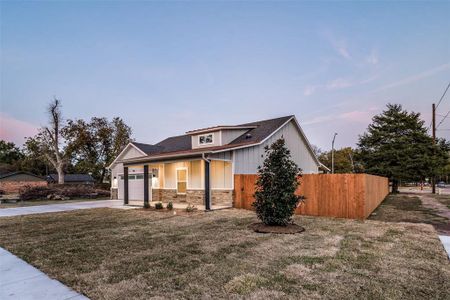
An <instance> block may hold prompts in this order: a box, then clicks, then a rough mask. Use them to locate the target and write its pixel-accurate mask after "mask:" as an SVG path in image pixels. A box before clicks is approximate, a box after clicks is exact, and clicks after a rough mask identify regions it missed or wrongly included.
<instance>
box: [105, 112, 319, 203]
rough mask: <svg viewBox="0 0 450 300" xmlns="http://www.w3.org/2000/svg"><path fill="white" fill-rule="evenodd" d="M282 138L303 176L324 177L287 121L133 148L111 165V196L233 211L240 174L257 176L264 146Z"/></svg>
mask: <svg viewBox="0 0 450 300" xmlns="http://www.w3.org/2000/svg"><path fill="white" fill-rule="evenodd" d="M281 137H284V138H285V140H286V145H287V147H288V148H289V149H290V151H291V156H292V158H293V160H294V161H295V162H296V163H297V165H298V166H299V167H300V168H301V169H302V170H303V173H305V174H310V173H318V172H319V167H321V164H320V162H319V160H318V159H317V157H316V156H315V155H314V152H313V150H312V148H311V145H310V144H309V142H308V140H307V138H306V137H305V134H304V133H303V131H302V129H301V128H300V125H299V124H298V122H297V119H296V118H295V116H286V117H282V118H277V119H271V120H264V121H257V122H252V123H246V124H240V125H232V126H215V127H209V128H203V129H197V130H192V131H188V132H186V134H184V135H180V136H174V137H169V138H167V139H165V140H163V141H161V142H159V143H157V144H155V145H149V144H142V143H134V142H133V143H130V144H128V145H127V146H126V147H125V149H124V150H123V151H122V152H121V153H120V154H119V155H118V156H117V158H116V159H115V160H114V161H113V163H112V164H111V165H110V166H109V169H110V170H111V182H112V193H111V194H112V196H113V198H118V199H123V200H124V203H125V204H129V203H130V201H133V202H135V201H138V202H137V203H139V204H143V202H144V200H148V201H163V202H168V201H173V202H186V203H192V204H200V205H205V207H206V209H209V208H211V204H212V205H228V206H231V205H232V202H233V189H234V178H235V177H234V175H236V174H256V173H257V169H258V166H260V165H262V163H263V160H264V147H265V146H267V145H270V144H272V143H273V142H274V141H276V140H277V139H279V138H281ZM147 178H148V179H147Z"/></svg>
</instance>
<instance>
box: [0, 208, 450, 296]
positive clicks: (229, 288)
mask: <svg viewBox="0 0 450 300" xmlns="http://www.w3.org/2000/svg"><path fill="white" fill-rule="evenodd" d="M295 220H296V222H297V223H298V224H300V225H302V226H304V227H305V228H306V231H305V232H304V233H302V234H297V235H276V234H257V233H255V232H252V231H250V230H249V229H248V228H247V227H248V226H249V225H250V224H251V223H252V222H255V221H256V218H255V216H254V213H253V212H250V211H245V210H237V209H233V210H221V211H215V212H211V213H202V212H197V213H194V214H190V215H176V216H174V215H173V214H171V213H161V212H157V211H150V210H142V209H139V210H114V209H106V208H105V209H92V210H79V211H72V212H64V213H52V214H42V215H41V214H40V215H29V216H22V217H12V218H1V219H0V227H1V228H2V230H1V231H0V245H1V246H2V247H4V248H6V249H8V250H9V251H11V252H13V253H14V254H16V255H18V256H19V257H21V258H23V259H25V260H26V261H28V262H30V263H31V264H33V265H35V266H37V267H38V268H40V269H41V270H42V271H44V272H45V273H47V274H49V275H50V276H52V277H54V278H56V279H58V280H60V281H62V282H63V283H65V284H67V285H69V286H71V287H72V288H74V289H75V290H77V291H79V292H82V293H84V294H85V295H87V296H88V297H89V298H92V299H149V298H151V297H161V298H190V299H198V298H200V297H204V298H221V299H223V298H233V297H234V298H243V297H245V298H247V297H248V298H252V299H260V298H273V299H288V298H290V299H292V298H295V299H298V298H305V299H323V298H328V299H343V298H345V299H445V298H447V299H448V291H449V290H450V264H449V262H448V260H447V257H446V254H445V253H444V250H443V248H442V245H441V244H440V242H439V240H438V238H437V236H436V233H435V231H434V229H433V228H432V227H431V226H429V225H424V224H399V223H384V222H378V221H366V222H361V221H353V220H342V219H331V218H314V217H299V216H296V217H295Z"/></svg>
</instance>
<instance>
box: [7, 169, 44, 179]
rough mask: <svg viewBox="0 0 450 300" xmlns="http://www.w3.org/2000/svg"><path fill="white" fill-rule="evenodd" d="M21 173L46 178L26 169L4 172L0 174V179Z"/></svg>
mask: <svg viewBox="0 0 450 300" xmlns="http://www.w3.org/2000/svg"><path fill="white" fill-rule="evenodd" d="M19 174H26V175H30V176H34V177H36V178H39V179H42V180H44V178H42V177H41V176H38V175H35V174H33V173H30V172H25V171H16V172H10V173H3V174H0V179H2V178H6V177H11V176H14V175H19Z"/></svg>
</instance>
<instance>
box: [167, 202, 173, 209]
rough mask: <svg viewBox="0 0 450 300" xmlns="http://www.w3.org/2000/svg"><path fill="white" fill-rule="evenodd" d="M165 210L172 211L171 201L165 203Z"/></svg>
mask: <svg viewBox="0 0 450 300" xmlns="http://www.w3.org/2000/svg"><path fill="white" fill-rule="evenodd" d="M166 207H167V209H168V210H172V209H173V203H172V201H169V203H167V206H166Z"/></svg>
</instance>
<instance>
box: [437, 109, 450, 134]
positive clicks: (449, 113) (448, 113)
mask: <svg viewBox="0 0 450 300" xmlns="http://www.w3.org/2000/svg"><path fill="white" fill-rule="evenodd" d="M449 115H450V110H449V111H448V112H447V114H446V115H445V116H444V117H443V118H442V120H441V122H439V124H438V125H437V126H436V129H438V128H439V126H440V125H441V124H442V123H443V122H444V121H445V119H447V117H448V116H449Z"/></svg>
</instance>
